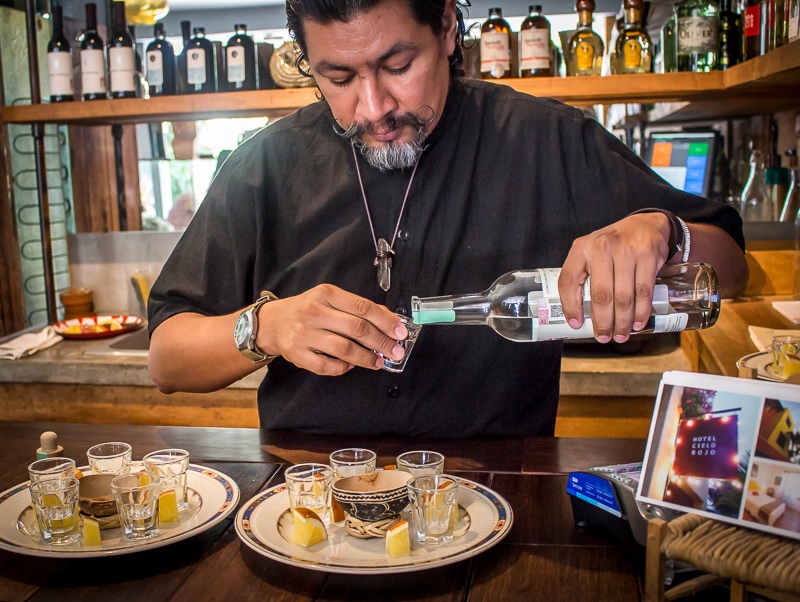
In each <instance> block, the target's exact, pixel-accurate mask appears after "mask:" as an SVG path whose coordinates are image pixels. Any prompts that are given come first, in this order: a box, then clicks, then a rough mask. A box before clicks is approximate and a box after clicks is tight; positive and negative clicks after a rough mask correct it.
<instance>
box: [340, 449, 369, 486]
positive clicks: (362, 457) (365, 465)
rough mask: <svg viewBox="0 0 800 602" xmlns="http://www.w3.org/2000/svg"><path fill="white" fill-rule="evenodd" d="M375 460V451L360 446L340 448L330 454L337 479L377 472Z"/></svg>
mask: <svg viewBox="0 0 800 602" xmlns="http://www.w3.org/2000/svg"><path fill="white" fill-rule="evenodd" d="M375 460H376V456H375V452H374V451H371V450H369V449H363V448H360V447H350V448H347V449H340V450H337V451H335V452H333V453H332V454H331V455H330V461H331V468H332V469H333V476H334V478H336V479H343V478H344V477H352V476H353V475H355V474H363V473H365V472H375Z"/></svg>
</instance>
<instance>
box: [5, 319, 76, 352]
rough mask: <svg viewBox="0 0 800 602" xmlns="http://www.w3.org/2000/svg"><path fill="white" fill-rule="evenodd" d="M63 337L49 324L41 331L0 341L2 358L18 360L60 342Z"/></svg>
mask: <svg viewBox="0 0 800 602" xmlns="http://www.w3.org/2000/svg"><path fill="white" fill-rule="evenodd" d="M62 338H63V337H62V336H61V335H59V334H57V333H56V331H55V330H53V327H52V326H47V327H45V328H43V329H42V330H40V331H39V332H26V333H25V334H21V335H19V336H18V337H16V338H13V339H11V340H10V341H6V342H5V343H0V360H18V359H19V358H21V357H26V356H28V355H33V354H34V353H36V352H37V351H41V350H42V349H47V348H48V347H52V346H53V345H55V344H56V343H58V342H59V341H60V340H61V339H62Z"/></svg>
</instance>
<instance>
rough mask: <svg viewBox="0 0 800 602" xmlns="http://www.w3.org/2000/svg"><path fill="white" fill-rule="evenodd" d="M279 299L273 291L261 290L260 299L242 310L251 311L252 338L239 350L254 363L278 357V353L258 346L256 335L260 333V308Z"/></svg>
mask: <svg viewBox="0 0 800 602" xmlns="http://www.w3.org/2000/svg"><path fill="white" fill-rule="evenodd" d="M277 299H278V297H277V296H275V295H274V294H272V293H271V292H269V291H261V296H260V297H259V298H258V299H256V301H255V303H253V304H252V305H250V306H249V307H246V308H245V309H244V310H242V313H244V312H246V311H247V312H250V324H251V329H252V333H251V336H250V339H249V340H248V342H247V343H248V344H247V347H246V348H243V349H239V352H240V353H241V354H242V355H243V356H245V357H246V358H247V359H249V360H252V362H253V363H254V364H257V363H260V362H267V361H270V360H274V359H275V358H276V357H278V356H277V355H268V354H266V353H264V352H263V351H261V349H259V348H258V345H256V335H257V334H258V310H259V309H260V308H261V306H262V305H264V304H265V303H269V302H270V301H275V300H277Z"/></svg>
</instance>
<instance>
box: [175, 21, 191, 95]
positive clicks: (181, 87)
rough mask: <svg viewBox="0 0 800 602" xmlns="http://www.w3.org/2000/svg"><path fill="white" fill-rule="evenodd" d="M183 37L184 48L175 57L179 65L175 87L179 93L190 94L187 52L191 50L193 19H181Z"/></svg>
mask: <svg viewBox="0 0 800 602" xmlns="http://www.w3.org/2000/svg"><path fill="white" fill-rule="evenodd" d="M181 38H183V50H181V52H180V54H178V56H177V57H176V59H175V64H176V66H177V70H176V77H175V80H176V81H175V87H176V88H177V90H176V91H177V93H178V94H189V92H190V90H189V82H187V81H186V76H187V72H186V53H187V51H188V50H189V40H190V39H191V38H192V23H191V21H181Z"/></svg>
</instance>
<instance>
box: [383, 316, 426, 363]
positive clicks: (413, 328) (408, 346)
mask: <svg viewBox="0 0 800 602" xmlns="http://www.w3.org/2000/svg"><path fill="white" fill-rule="evenodd" d="M397 315H398V316H399V317H400V319H401V320H402V321H403V324H405V326H406V329H408V336H407V337H406V338H405V339H403V340H402V341H397V344H398V345H400V346H401V347H402V348H403V349H405V351H406V352H405V355H403V359H401V360H393V359H390V358H388V357H386V356H385V355H383V354H382V353H378V352H377V351H376V352H375V353H377V354H378V355H379V356H381V357H382V358H383V367H382V368H381V370H386V371H387V372H402V371H403V369H404V368H405V367H406V362H407V361H408V357H409V356H410V355H411V350H412V349H413V348H414V343H416V342H417V337H418V336H419V331H420V330H422V324H414V321H413V320H412V319H411V318H409V317H408V316H403V315H401V314H397Z"/></svg>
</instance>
